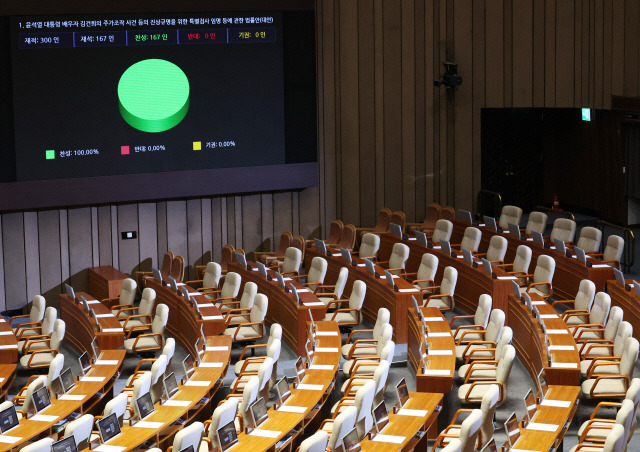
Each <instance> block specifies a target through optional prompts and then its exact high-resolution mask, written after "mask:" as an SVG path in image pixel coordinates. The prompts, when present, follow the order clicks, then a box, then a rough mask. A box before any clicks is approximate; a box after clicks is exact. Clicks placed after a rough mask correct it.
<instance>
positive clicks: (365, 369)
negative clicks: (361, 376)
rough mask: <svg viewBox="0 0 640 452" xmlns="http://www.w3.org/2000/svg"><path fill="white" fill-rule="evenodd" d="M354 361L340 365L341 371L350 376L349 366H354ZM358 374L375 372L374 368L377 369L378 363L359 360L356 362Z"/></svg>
mask: <svg viewBox="0 0 640 452" xmlns="http://www.w3.org/2000/svg"><path fill="white" fill-rule="evenodd" d="M354 362H355V361H354V360H353V359H351V360H349V361H347V362H345V363H344V364H343V365H342V371H343V372H344V373H345V374H347V375H350V374H351V366H353V365H354ZM358 363H359V364H358V373H373V372H375V370H376V368H377V367H378V361H369V360H364V359H362V360H360V361H358Z"/></svg>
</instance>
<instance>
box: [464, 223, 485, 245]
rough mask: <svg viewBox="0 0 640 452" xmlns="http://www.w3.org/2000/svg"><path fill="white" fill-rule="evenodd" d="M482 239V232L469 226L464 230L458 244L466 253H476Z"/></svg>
mask: <svg viewBox="0 0 640 452" xmlns="http://www.w3.org/2000/svg"><path fill="white" fill-rule="evenodd" d="M481 239H482V231H480V229H478V228H474V227H473V226H469V227H468V228H467V229H465V230H464V236H463V237H462V242H461V243H460V248H461V249H463V250H467V251H478V248H479V247H480V240H481Z"/></svg>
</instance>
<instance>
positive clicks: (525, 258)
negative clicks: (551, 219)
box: [512, 245, 531, 274]
mask: <svg viewBox="0 0 640 452" xmlns="http://www.w3.org/2000/svg"><path fill="white" fill-rule="evenodd" d="M530 264H531V248H529V247H528V246H527V245H518V248H517V249H516V257H515V258H514V259H513V266H512V268H513V271H514V272H523V273H525V274H526V273H529V265H530Z"/></svg>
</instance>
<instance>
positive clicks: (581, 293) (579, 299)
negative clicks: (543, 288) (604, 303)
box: [552, 279, 596, 326]
mask: <svg viewBox="0 0 640 452" xmlns="http://www.w3.org/2000/svg"><path fill="white" fill-rule="evenodd" d="M595 296H596V285H595V284H594V282H593V281H591V280H589V279H583V280H582V281H580V286H578V293H577V294H576V298H575V300H556V301H554V302H553V303H552V306H555V305H557V304H564V305H573V309H568V310H566V311H564V312H563V313H562V320H564V322H565V323H566V324H567V326H570V325H577V324H579V323H586V322H587V316H588V315H589V311H590V310H591V306H592V305H593V299H594V297H595ZM575 313H578V314H580V313H581V314H583V315H582V316H570V315H571V314H575Z"/></svg>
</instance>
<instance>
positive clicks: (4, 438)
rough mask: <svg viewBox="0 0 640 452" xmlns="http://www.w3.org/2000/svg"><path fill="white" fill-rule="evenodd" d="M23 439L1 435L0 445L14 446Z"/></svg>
mask: <svg viewBox="0 0 640 452" xmlns="http://www.w3.org/2000/svg"><path fill="white" fill-rule="evenodd" d="M21 439H22V437H20V436H9V435H0V443H6V444H13V443H17V442H18V441H20V440H21Z"/></svg>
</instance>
